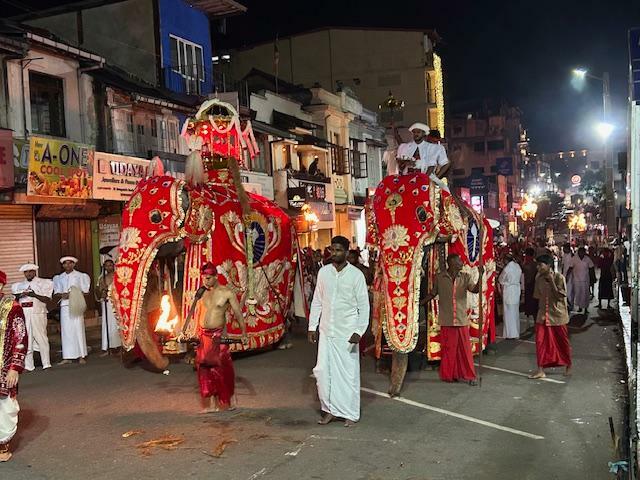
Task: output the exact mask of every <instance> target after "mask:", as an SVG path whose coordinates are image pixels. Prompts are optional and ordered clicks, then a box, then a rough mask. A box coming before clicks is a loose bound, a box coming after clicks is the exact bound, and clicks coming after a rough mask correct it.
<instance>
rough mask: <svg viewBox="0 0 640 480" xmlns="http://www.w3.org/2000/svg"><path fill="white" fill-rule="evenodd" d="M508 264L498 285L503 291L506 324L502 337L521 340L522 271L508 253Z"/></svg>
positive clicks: (506, 256) (501, 273)
mask: <svg viewBox="0 0 640 480" xmlns="http://www.w3.org/2000/svg"><path fill="white" fill-rule="evenodd" d="M505 260H506V262H507V264H506V265H505V267H504V268H503V269H502V272H500V276H499V277H498V284H499V285H500V290H501V291H502V304H503V311H504V324H503V330H502V336H503V337H504V338H516V339H517V338H520V288H521V286H520V280H521V277H522V269H521V268H520V265H518V263H517V262H516V261H515V259H514V258H513V254H512V253H511V252H508V253H507V254H506V255H505Z"/></svg>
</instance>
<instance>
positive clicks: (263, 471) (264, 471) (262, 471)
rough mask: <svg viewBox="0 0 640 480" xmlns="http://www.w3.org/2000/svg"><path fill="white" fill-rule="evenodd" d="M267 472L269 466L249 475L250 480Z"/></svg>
mask: <svg viewBox="0 0 640 480" xmlns="http://www.w3.org/2000/svg"><path fill="white" fill-rule="evenodd" d="M265 473H267V467H265V468H263V469H261V470H258V471H257V472H256V473H254V474H253V475H251V476H250V477H249V480H255V479H256V478H258V477H261V476H263V475H264V474H265Z"/></svg>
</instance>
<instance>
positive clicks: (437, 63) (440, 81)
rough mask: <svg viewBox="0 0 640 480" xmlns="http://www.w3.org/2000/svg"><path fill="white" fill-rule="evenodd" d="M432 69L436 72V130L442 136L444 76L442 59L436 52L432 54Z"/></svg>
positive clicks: (443, 134)
mask: <svg viewBox="0 0 640 480" xmlns="http://www.w3.org/2000/svg"><path fill="white" fill-rule="evenodd" d="M433 69H434V70H435V72H436V109H437V119H438V120H437V121H438V130H439V131H440V135H442V137H443V138H444V136H445V133H444V76H443V75H442V59H441V58H440V56H439V55H438V54H437V53H434V54H433Z"/></svg>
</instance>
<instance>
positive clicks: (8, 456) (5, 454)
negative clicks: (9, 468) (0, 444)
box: [0, 452, 13, 462]
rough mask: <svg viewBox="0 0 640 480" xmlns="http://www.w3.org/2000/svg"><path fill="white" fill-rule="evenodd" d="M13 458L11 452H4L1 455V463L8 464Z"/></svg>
mask: <svg viewBox="0 0 640 480" xmlns="http://www.w3.org/2000/svg"><path fill="white" fill-rule="evenodd" d="M11 457H13V454H12V453H11V452H2V453H0V462H8V461H9V460H11Z"/></svg>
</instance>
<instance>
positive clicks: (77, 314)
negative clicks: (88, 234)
mask: <svg viewBox="0 0 640 480" xmlns="http://www.w3.org/2000/svg"><path fill="white" fill-rule="evenodd" d="M60 263H61V264H62V268H63V269H64V271H63V272H62V273H61V274H59V275H56V276H55V277H53V293H54V300H56V301H59V302H60V333H61V336H62V361H61V362H60V363H59V365H66V364H69V363H72V362H73V361H74V360H78V362H79V363H81V364H85V363H87V361H86V357H87V339H86V334H85V330H84V312H85V311H86V309H87V303H86V300H85V297H84V296H85V295H86V294H87V293H89V290H90V289H91V278H90V277H89V275H87V274H86V273H82V272H78V271H77V270H75V266H76V264H77V263H78V259H77V258H76V257H71V256H67V257H62V258H61V259H60Z"/></svg>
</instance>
